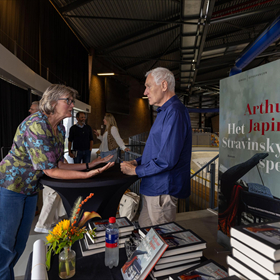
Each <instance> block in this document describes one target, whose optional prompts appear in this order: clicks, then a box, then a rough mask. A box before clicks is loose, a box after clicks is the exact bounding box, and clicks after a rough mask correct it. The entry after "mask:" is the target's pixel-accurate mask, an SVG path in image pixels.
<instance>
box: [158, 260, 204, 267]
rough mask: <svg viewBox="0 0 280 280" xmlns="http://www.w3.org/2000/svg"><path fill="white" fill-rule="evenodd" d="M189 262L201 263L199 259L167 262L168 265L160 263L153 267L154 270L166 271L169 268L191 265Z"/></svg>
mask: <svg viewBox="0 0 280 280" xmlns="http://www.w3.org/2000/svg"><path fill="white" fill-rule="evenodd" d="M191 262H201V258H193V259H185V260H181V261H175V262H168V263H162V264H159V263H158V262H157V264H156V265H155V267H154V270H161V269H166V268H169V267H173V266H178V265H183V264H186V263H191Z"/></svg>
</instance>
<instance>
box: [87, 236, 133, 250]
mask: <svg viewBox="0 0 280 280" xmlns="http://www.w3.org/2000/svg"><path fill="white" fill-rule="evenodd" d="M84 239H85V244H86V246H87V248H88V249H97V248H102V247H105V240H104V241H101V242H98V243H93V242H92V240H91V238H90V236H88V235H87V234H85V237H84ZM127 240H129V236H127V235H126V236H122V237H120V238H119V245H120V244H123V243H125V242H126V241H127Z"/></svg>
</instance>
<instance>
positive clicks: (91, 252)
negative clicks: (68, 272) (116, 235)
mask: <svg viewBox="0 0 280 280" xmlns="http://www.w3.org/2000/svg"><path fill="white" fill-rule="evenodd" d="M79 244H80V249H81V253H82V256H83V257H86V256H90V255H94V254H98V253H102V252H105V246H104V247H101V248H97V249H88V248H87V246H86V243H85V239H84V238H83V239H80V240H79ZM119 248H124V243H123V244H119Z"/></svg>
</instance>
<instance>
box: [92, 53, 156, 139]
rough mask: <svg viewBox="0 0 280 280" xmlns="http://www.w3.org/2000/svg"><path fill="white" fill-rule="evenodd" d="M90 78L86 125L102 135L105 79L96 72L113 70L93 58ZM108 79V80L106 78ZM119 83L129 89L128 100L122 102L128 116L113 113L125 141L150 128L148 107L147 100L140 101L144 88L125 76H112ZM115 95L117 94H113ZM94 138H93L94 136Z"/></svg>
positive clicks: (104, 110) (104, 108) (104, 111)
mask: <svg viewBox="0 0 280 280" xmlns="http://www.w3.org/2000/svg"><path fill="white" fill-rule="evenodd" d="M92 65H93V67H92V73H93V74H92V77H91V85H90V96H89V105H91V114H89V115H88V124H89V125H90V126H91V127H92V129H100V130H101V132H102V134H103V133H104V131H105V127H103V129H101V125H103V118H104V115H105V113H106V102H107V101H106V95H105V92H106V87H105V84H106V77H102V76H97V75H96V73H98V72H116V71H114V70H115V69H112V68H110V66H108V65H106V64H105V63H104V61H99V60H97V59H95V58H93V63H92ZM107 79H108V78H107ZM114 79H118V80H119V81H120V83H122V84H123V85H126V87H127V88H128V89H129V92H128V95H129V98H128V99H126V100H122V101H123V102H128V104H126V106H128V107H129V114H128V115H125V114H118V113H113V115H114V117H115V119H116V121H117V124H118V128H119V132H120V136H121V137H122V138H123V139H124V140H127V139H128V137H130V136H133V135H136V134H140V133H143V132H146V131H149V130H150V128H151V119H150V106H149V103H148V100H147V99H142V96H143V93H144V90H145V87H144V85H143V84H140V83H139V82H138V81H136V80H135V79H133V78H132V77H129V76H126V75H117V76H114ZM115 93H116V94H117V92H115ZM121 99H122V94H121V93H120V95H119V100H121ZM94 137H95V136H94ZM94 143H95V144H100V141H99V140H97V139H95V141H94Z"/></svg>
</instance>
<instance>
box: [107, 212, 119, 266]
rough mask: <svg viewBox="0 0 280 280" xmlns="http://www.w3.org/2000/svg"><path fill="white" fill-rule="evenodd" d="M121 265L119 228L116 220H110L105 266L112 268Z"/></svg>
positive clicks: (113, 218)
mask: <svg viewBox="0 0 280 280" xmlns="http://www.w3.org/2000/svg"><path fill="white" fill-rule="evenodd" d="M118 264H119V227H118V225H117V224H116V218H115V217H111V218H109V225H108V227H107V228H106V236H105V265H106V266H109V268H112V267H113V266H118Z"/></svg>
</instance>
